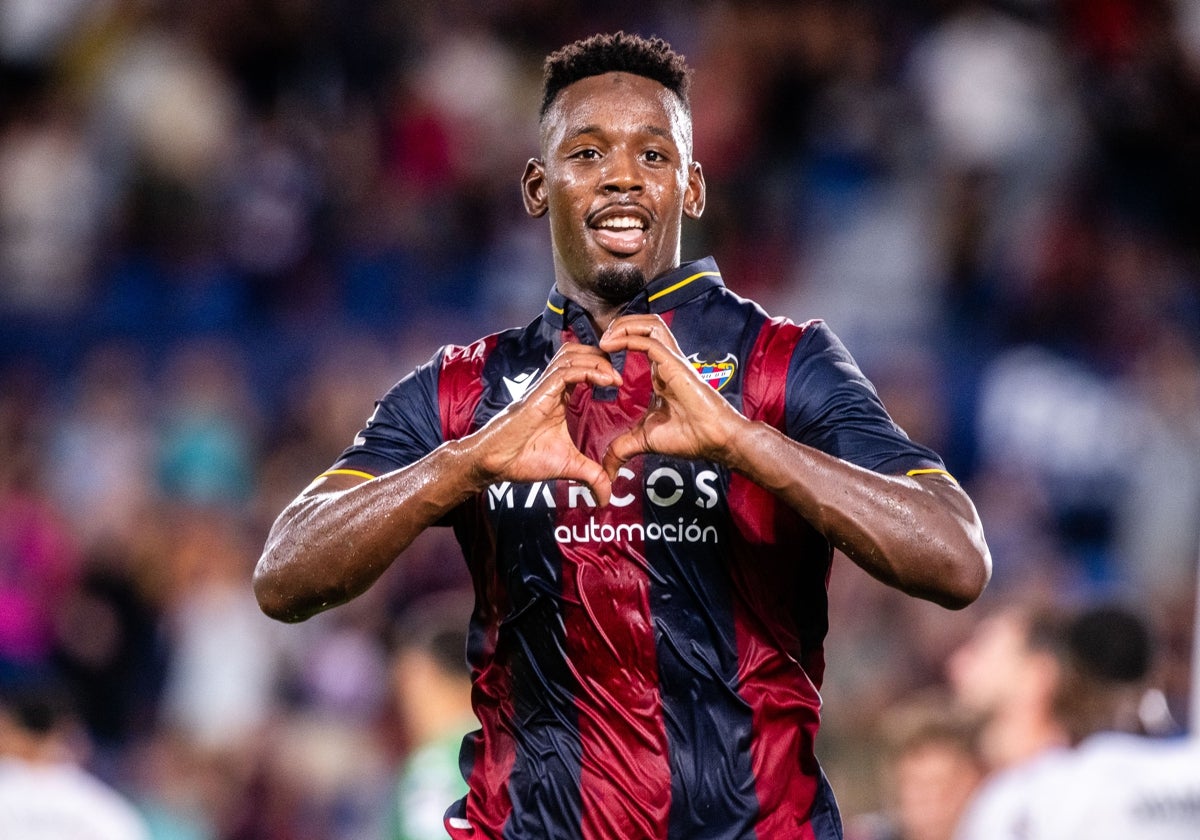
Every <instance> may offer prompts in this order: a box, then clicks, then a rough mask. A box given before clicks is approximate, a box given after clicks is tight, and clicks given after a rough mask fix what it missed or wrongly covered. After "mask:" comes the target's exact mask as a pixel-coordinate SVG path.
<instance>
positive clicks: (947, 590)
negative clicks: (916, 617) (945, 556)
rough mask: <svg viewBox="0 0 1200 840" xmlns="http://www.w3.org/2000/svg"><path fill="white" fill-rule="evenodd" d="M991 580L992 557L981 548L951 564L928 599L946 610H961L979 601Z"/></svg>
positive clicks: (984, 547) (985, 548)
mask: <svg viewBox="0 0 1200 840" xmlns="http://www.w3.org/2000/svg"><path fill="white" fill-rule="evenodd" d="M991 578H992V557H991V554H990V553H989V552H988V550H987V546H983V547H982V548H981V550H979V551H978V552H969V553H968V554H967V556H965V557H963V558H962V559H960V560H958V561H957V562H955V563H953V564H952V565H951V567H950V568H949V570H948V571H947V573H946V574H945V575H944V576H943V577H942V579H941V580H940V581H939V584H940V585H939V587H938V591H937V593H936V595H934V596H933V597H931V598H930V600H932V601H934V602H935V603H938V604H940V605H941V606H943V607H945V608H946V609H950V610H961V609H963V608H964V607H967V606H970V605H971V604H973V603H974V602H975V601H977V600H978V599H979V596H981V595H982V594H983V591H984V590H985V589H986V588H987V585H988V581H989V580H991Z"/></svg>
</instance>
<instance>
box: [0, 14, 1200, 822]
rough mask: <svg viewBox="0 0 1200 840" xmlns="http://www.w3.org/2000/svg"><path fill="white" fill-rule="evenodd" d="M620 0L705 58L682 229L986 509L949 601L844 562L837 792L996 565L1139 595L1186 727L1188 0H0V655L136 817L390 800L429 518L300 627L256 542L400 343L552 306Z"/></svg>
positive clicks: (314, 818) (436, 558)
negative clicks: (580, 99) (965, 578)
mask: <svg viewBox="0 0 1200 840" xmlns="http://www.w3.org/2000/svg"><path fill="white" fill-rule="evenodd" d="M614 29H626V30H629V31H637V32H639V33H641V34H647V35H649V34H658V35H661V36H663V37H665V38H667V39H668V40H669V41H671V43H672V44H673V45H674V46H675V47H676V48H677V49H678V50H679V51H680V52H682V53H684V54H685V55H686V57H687V58H688V60H689V62H690V63H691V65H692V66H693V67H694V68H695V71H696V77H695V82H694V88H693V107H694V112H695V119H696V126H695V130H696V139H695V147H696V157H697V159H698V160H700V161H701V163H702V164H703V166H704V171H705V174H706V176H707V180H708V187H709V203H708V208H707V210H706V212H705V215H704V217H703V219H701V220H700V221H698V222H695V223H692V224H691V225H690V227H689V226H687V225H685V233H684V235H685V242H684V258H685V259H688V258H694V257H699V256H703V255H705V254H712V255H714V256H715V257H716V258H717V260H718V261H719V263H720V265H721V266H722V271H723V276H724V279H725V282H726V284H727V285H729V286H730V287H731V288H732V289H733V290H734V291H736V292H739V293H741V294H744V295H746V296H749V297H753V298H755V299H757V300H759V301H760V302H761V303H763V305H764V306H765V307H766V308H768V309H769V310H770V311H771V312H772V313H773V314H778V315H786V316H788V317H791V318H793V319H794V320H797V321H800V320H806V319H808V318H812V317H823V318H825V319H826V320H827V321H828V322H829V323H830V325H831V326H832V327H833V328H834V330H835V331H836V332H837V333H838V334H839V335H840V336H841V337H842V338H843V340H844V341H845V342H846V344H847V345H848V346H849V348H850V349H851V351H852V352H853V353H854V354H855V356H856V358H857V359H858V361H859V363H860V365H861V366H862V367H863V369H864V370H865V371H866V373H867V375H868V376H869V377H870V378H871V379H872V380H873V381H874V382H875V383H876V385H877V387H878V388H879V390H880V393H881V396H882V397H883V400H884V402H885V404H886V405H887V406H888V407H889V409H890V410H891V412H892V414H893V416H894V417H895V418H896V419H897V421H898V422H899V423H900V424H901V426H903V427H904V428H905V429H906V430H907V431H908V432H909V434H910V435H911V436H912V437H914V438H916V439H917V440H920V441H921V442H923V443H926V444H928V445H930V446H932V447H933V448H934V449H936V450H937V451H939V452H940V453H941V454H942V455H943V456H944V457H945V459H946V462H947V465H948V467H949V469H950V471H951V472H952V473H954V474H955V476H956V477H957V478H958V479H959V480H960V481H962V483H963V484H964V485H965V486H966V487H967V489H968V490H969V492H970V493H971V494H972V496H973V498H974V499H975V500H976V502H977V504H978V506H979V509H980V512H981V515H982V518H983V522H984V526H985V530H986V532H987V536H988V541H989V544H990V546H991V549H992V553H993V558H994V562H995V575H994V578H993V582H992V584H991V586H990V588H989V590H988V592H987V593H986V594H985V596H984V598H983V599H982V600H981V602H980V603H979V604H978V605H976V606H974V607H972V608H970V609H968V610H966V611H964V612H961V613H950V612H946V611H944V610H941V609H940V608H937V607H934V606H932V605H929V604H925V603H922V602H918V601H913V600H911V599H907V598H905V597H903V596H900V595H898V594H896V593H894V592H892V591H891V590H888V589H886V588H885V587H883V586H882V585H880V584H878V583H875V582H874V581H871V580H869V579H867V578H866V577H865V575H863V574H862V573H860V572H858V570H857V569H856V568H855V567H854V566H853V565H852V564H850V563H849V562H847V561H845V560H844V559H843V560H840V561H839V562H838V563H836V564H835V568H834V574H833V581H832V595H831V598H832V604H831V631H830V636H829V640H828V645H827V658H828V661H829V663H830V666H829V668H828V676H827V682H826V685H825V687H824V690H823V696H824V698H825V702H826V714H825V719H826V723H825V726H824V728H823V730H822V735H821V740H820V742H819V743H818V755H819V756H820V757H821V758H822V761H823V762H824V763H825V765H826V769H827V772H828V773H829V775H830V777H831V779H832V782H833V785H834V788H835V790H836V791H837V792H838V794H839V797H840V799H841V802H842V807H843V810H844V811H845V812H846V813H847V814H848V815H850V816H854V815H856V814H867V813H873V812H876V811H878V810H879V809H881V808H885V807H887V797H888V795H889V794H888V791H887V790H886V789H885V786H884V785H882V784H881V782H880V779H881V778H882V777H883V775H884V774H883V772H882V770H881V762H882V761H883V758H882V757H883V756H885V755H886V754H887V751H886V749H883V745H884V744H885V742H886V741H887V738H886V737H885V730H886V729H888V727H889V726H890V725H891V724H889V723H888V721H889V717H888V712H889V711H890V710H893V709H894V707H896V706H897V705H898V704H899V703H901V701H903V700H905V699H906V698H911V697H912V696H914V695H917V694H919V693H921V692H923V691H926V690H928V689H930V688H931V687H938V686H945V684H946V681H947V680H948V679H949V677H948V675H947V671H946V662H947V659H948V658H949V657H950V654H951V652H952V651H954V650H956V649H957V648H958V647H959V646H961V645H962V644H963V643H964V642H965V641H966V640H967V639H968V638H969V637H970V635H971V633H972V631H973V629H974V628H975V626H976V625H977V624H979V622H980V621H981V618H982V617H983V616H986V615H989V614H990V613H991V612H993V611H996V610H999V609H1001V608H1003V607H1004V606H1006V605H1007V604H1009V603H1012V602H1015V601H1029V600H1036V601H1039V602H1041V603H1048V604H1051V605H1055V606H1058V607H1061V608H1062V609H1068V608H1072V607H1075V606H1078V605H1080V604H1083V603H1087V602H1089V601H1091V600H1095V599H1099V598H1119V599H1121V600H1123V601H1124V602H1126V603H1127V604H1129V605H1130V606H1132V607H1135V608H1137V609H1138V610H1139V611H1140V612H1142V613H1143V614H1144V615H1145V616H1146V617H1147V620H1148V621H1149V622H1150V624H1151V628H1152V631H1153V633H1154V636H1155V640H1156V642H1157V646H1156V649H1157V651H1158V652H1159V653H1158V656H1157V658H1156V662H1155V666H1154V671H1153V673H1152V682H1153V684H1154V686H1155V688H1156V690H1157V691H1158V692H1159V696H1161V698H1162V704H1161V705H1162V708H1161V709H1159V718H1160V719H1162V720H1168V721H1174V725H1175V726H1177V727H1186V726H1187V725H1188V723H1189V721H1188V720H1187V707H1188V703H1189V697H1188V692H1189V679H1190V675H1189V658H1190V655H1191V654H1190V651H1191V645H1192V619H1193V611H1194V602H1195V597H1196V569H1197V560H1198V554H1200V224H1198V220H1200V0H991V2H984V0H900V1H899V2H883V1H882V0H812V1H811V2H803V3H798V2H781V1H780V0H774V1H773V0H760V1H759V2H736V0H727V2H717V0H639V2H627V0H612V2H607V3H602V4H591V3H583V2H554V3H551V2H547V0H486V1H485V2H465V0H442V2H439V3H436V4H435V3H426V2H417V1H416V0H366V1H365V2H363V0H353V2H352V0H207V2H204V3H194V2H186V0H0V678H2V679H5V680H15V679H19V678H20V677H21V676H22V675H26V674H31V673H37V672H40V671H51V670H52V671H53V672H54V673H55V674H57V675H59V677H60V678H61V679H63V680H65V682H66V684H67V685H68V686H69V689H70V694H71V697H72V699H73V700H74V703H75V706H76V709H77V712H78V715H79V720H80V730H79V733H78V743H79V745H80V746H85V747H86V752H85V753H83V759H82V760H83V761H84V762H85V763H86V766H87V767H88V768H89V769H90V770H91V771H92V772H94V773H95V774H96V775H98V776H99V777H100V778H102V779H104V780H106V781H107V782H108V783H110V784H112V785H113V786H114V787H116V788H117V789H118V790H120V791H121V792H122V793H124V794H125V795H127V796H128V797H129V798H130V799H131V801H133V802H134V803H136V804H137V806H138V808H139V809H140V810H141V811H142V813H143V814H145V815H146V816H147V818H148V820H149V823H150V825H151V828H152V834H153V836H154V838H156V840H159V839H160V838H161V840H326V838H328V840H343V839H344V840H351V838H353V839H354V840H358V838H373V837H379V836H381V832H382V830H383V829H382V826H383V825H384V824H385V823H386V822H387V815H386V813H385V812H386V811H387V809H388V807H389V805H388V803H389V802H391V801H392V800H393V798H394V790H393V788H394V785H395V780H396V777H397V773H398V772H399V770H400V768H401V766H402V764H403V763H404V762H405V760H406V759H407V758H408V757H410V756H411V754H412V752H413V749H414V740H415V735H414V731H413V725H412V724H411V723H409V722H406V721H408V720H409V718H408V717H407V716H406V715H404V714H401V711H400V708H401V707H400V704H399V703H398V702H397V695H398V693H399V690H398V688H397V686H398V682H397V679H396V675H395V673H394V672H395V668H396V667H397V665H396V663H397V662H399V661H403V660H402V658H397V657H398V654H397V652H396V644H395V630H396V627H397V626H402V619H403V617H404V616H405V615H406V613H408V612H409V611H410V608H412V607H413V606H414V605H417V604H418V603H424V602H425V599H426V598H427V596H431V595H435V594H438V593H454V592H457V591H459V590H461V589H462V587H463V586H464V584H465V582H466V580H465V570H464V569H463V567H462V564H461V561H460V560H459V555H458V552H457V549H456V548H455V546H454V545H453V543H452V541H451V540H450V537H449V535H448V534H444V533H441V532H432V533H429V534H427V535H425V536H424V537H422V538H421V540H420V541H419V542H418V544H417V545H416V546H414V549H413V550H412V551H411V553H410V555H408V556H406V561H405V565H404V570H403V571H401V570H400V569H399V568H396V569H393V570H391V571H390V572H389V573H388V574H386V575H385V576H384V578H383V579H382V580H381V581H380V583H379V585H377V586H376V587H375V588H374V589H373V590H372V591H371V592H369V593H368V594H367V595H365V596H364V597H362V598H360V599H358V600H357V601H355V602H353V603H351V604H349V605H347V606H344V607H342V608H339V609H337V610H334V611H332V612H330V613H328V614H325V615H322V616H319V617H318V618H316V619H313V620H311V621H309V622H307V623H305V624H302V625H296V626H285V625H281V624H274V623H272V622H271V621H269V620H267V619H266V618H264V617H263V616H262V615H261V614H259V612H258V609H257V607H256V605H255V603H254V600H253V598H252V596H251V593H250V575H251V572H252V569H253V566H254V562H255V560H256V559H257V556H258V553H259V551H260V549H261V546H262V542H263V540H264V538H265V536H266V533H267V530H268V528H269V527H270V524H271V522H272V520H273V518H274V516H275V515H276V514H277V513H278V512H279V511H280V510H281V509H282V508H283V506H284V505H285V504H286V503H287V502H288V501H289V500H290V499H291V498H292V497H293V496H294V495H295V494H296V493H297V492H299V491H300V490H301V489H303V487H304V486H305V485H306V484H307V483H308V482H309V481H311V479H312V478H313V477H314V476H316V475H317V474H318V473H320V472H321V471H322V470H324V469H325V468H326V467H327V466H328V465H329V464H330V463H332V461H333V460H334V458H335V457H336V456H337V455H338V453H340V451H341V450H342V448H343V447H345V446H346V445H347V444H348V443H349V442H350V440H351V439H352V437H353V435H354V434H355V432H356V431H357V430H358V429H359V428H360V427H361V426H362V424H363V422H364V420H365V419H366V416H367V415H368V414H369V412H370V410H371V407H372V405H373V401H374V400H375V399H376V398H377V397H378V396H380V395H381V394H382V393H383V392H384V391H385V390H386V389H387V388H388V387H389V386H390V385H391V384H392V383H393V382H394V381H395V380H396V379H398V378H399V377H400V376H401V375H403V374H404V373H405V372H407V371H408V370H409V369H411V367H412V366H413V365H415V364H417V363H420V362H422V361H424V360H425V359H427V358H428V357H429V356H430V355H432V353H433V352H434V350H435V349H436V347H437V346H438V345H439V344H442V343H446V342H461V341H468V340H472V339H474V338H476V337H477V336H478V335H482V334H485V333H488V332H493V331H495V330H498V329H500V328H504V327H509V326H516V325H520V324H524V323H526V322H528V321H529V320H530V319H531V318H532V317H534V316H535V315H536V314H537V313H538V312H539V311H540V309H541V306H542V304H543V302H544V300H545V294H546V292H547V290H548V289H549V287H550V285H551V283H552V281H553V275H552V267H551V263H550V248H549V234H548V231H547V229H546V226H545V224H544V222H543V221H538V220H530V219H528V218H526V217H525V216H524V213H523V211H522V207H521V203H520V196H519V192H518V178H519V175H520V173H521V171H522V169H523V168H524V162H525V160H526V159H527V158H528V157H530V156H532V155H534V154H535V153H536V143H537V134H536V108H537V103H538V97H539V90H538V86H539V82H540V71H541V60H542V58H543V57H544V56H545V54H546V53H547V52H549V51H551V50H553V49H555V48H557V47H558V46H560V45H562V44H563V43H566V42H567V41H570V40H573V39H575V38H577V37H582V36H585V35H588V34H592V33H593V32H597V31H603V30H614ZM451 602H452V601H448V602H446V603H451ZM401 670H402V671H403V668H401ZM400 682H403V680H401V681H400ZM1198 723H1200V722H1198ZM893 734H894V733H893ZM906 840H927V838H921V837H911V838H906ZM928 840H936V838H935V837H934V836H932V835H931V836H930V838H928Z"/></svg>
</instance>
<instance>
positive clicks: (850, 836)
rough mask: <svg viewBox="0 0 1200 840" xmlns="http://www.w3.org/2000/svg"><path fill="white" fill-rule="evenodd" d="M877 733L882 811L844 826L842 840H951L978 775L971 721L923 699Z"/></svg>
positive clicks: (935, 698) (935, 699)
mask: <svg viewBox="0 0 1200 840" xmlns="http://www.w3.org/2000/svg"><path fill="white" fill-rule="evenodd" d="M881 731H882V735H883V738H884V755H885V765H884V766H885V769H884V777H885V782H884V787H885V790H886V791H887V792H888V796H887V802H888V807H887V809H886V810H885V811H884V812H883V813H882V814H876V815H870V816H867V817H863V818H859V819H857V820H854V821H853V822H850V823H849V824H848V826H847V832H846V838H847V840H951V837H952V835H953V833H954V827H955V826H956V825H957V824H958V820H959V817H960V816H961V814H962V811H963V808H964V807H965V805H966V803H967V801H968V800H969V799H970V797H971V795H972V793H973V792H974V791H975V789H976V787H977V786H978V784H979V783H980V781H981V780H982V779H983V774H984V766H983V762H982V760H981V758H980V755H979V749H978V743H977V740H976V737H977V734H978V729H977V723H976V721H975V719H974V718H973V717H972V716H971V715H970V714H968V713H967V712H966V711H965V710H964V709H962V708H960V707H958V706H956V705H955V703H954V701H953V700H952V698H950V697H948V696H944V695H942V694H941V693H937V694H929V695H922V696H919V697H917V698H914V699H912V700H909V701H908V702H906V703H904V704H903V705H901V706H899V707H897V708H895V709H893V710H891V711H890V712H889V713H888V714H887V715H885V716H884V717H883V719H882V720H881Z"/></svg>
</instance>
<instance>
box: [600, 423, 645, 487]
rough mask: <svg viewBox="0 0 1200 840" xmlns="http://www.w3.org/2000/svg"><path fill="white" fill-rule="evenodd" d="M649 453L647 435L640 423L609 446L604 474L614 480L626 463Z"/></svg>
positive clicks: (616, 438) (613, 440)
mask: <svg viewBox="0 0 1200 840" xmlns="http://www.w3.org/2000/svg"><path fill="white" fill-rule="evenodd" d="M648 451H649V446H648V444H647V442H646V435H645V432H644V430H643V429H642V427H641V424H640V423H639V424H638V425H637V426H634V427H633V428H632V429H630V430H628V431H626V432H622V433H621V434H619V435H617V436H616V437H615V438H613V439H612V441H611V442H610V443H609V444H608V449H607V450H606V451H605V453H604V458H603V465H604V472H605V473H606V474H607V475H608V477H609V478H610V480H611V479H614V478H616V476H617V470H619V469H621V467H622V466H623V465H624V464H625V462H626V461H628V460H629V459H630V458H633V457H636V456H637V455H641V454H643V453H645V452H648Z"/></svg>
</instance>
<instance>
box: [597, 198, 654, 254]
mask: <svg viewBox="0 0 1200 840" xmlns="http://www.w3.org/2000/svg"><path fill="white" fill-rule="evenodd" d="M589 226H590V227H591V229H592V231H593V236H594V237H595V240H596V242H597V244H599V245H600V247H602V248H604V249H605V250H606V251H610V252H612V253H614V254H619V255H621V256H629V255H631V254H636V253H637V252H638V251H640V250H641V249H642V246H643V245H644V244H645V243H646V227H647V224H646V219H645V218H644V217H643V216H642V215H641V214H640V213H635V212H630V211H629V210H622V209H619V208H613V209H610V210H607V211H601V212H600V213H598V214H597V215H596V217H595V218H593V219H592V220H591V222H590V223H589Z"/></svg>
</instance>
